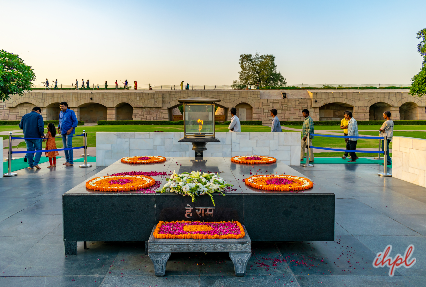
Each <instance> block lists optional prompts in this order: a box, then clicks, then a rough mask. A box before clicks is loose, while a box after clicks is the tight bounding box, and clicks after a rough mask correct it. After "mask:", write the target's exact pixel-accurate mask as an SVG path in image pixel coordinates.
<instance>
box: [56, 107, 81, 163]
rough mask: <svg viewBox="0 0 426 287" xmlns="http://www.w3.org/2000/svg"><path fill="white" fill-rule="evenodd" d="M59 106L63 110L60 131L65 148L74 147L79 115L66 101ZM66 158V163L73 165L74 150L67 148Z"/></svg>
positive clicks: (60, 117) (60, 116)
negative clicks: (69, 107)
mask: <svg viewBox="0 0 426 287" xmlns="http://www.w3.org/2000/svg"><path fill="white" fill-rule="evenodd" d="M59 107H60V108H61V112H60V113H59V125H58V133H60V134H61V135H62V142H63V144H64V148H72V138H73V137H74V134H75V128H76V127H77V123H78V121H77V117H76V116H75V113H74V111H73V110H70V109H68V104H67V103H66V102H62V103H61V104H60V106H59ZM65 159H66V162H65V163H64V165H66V166H73V163H74V160H73V159H74V154H73V150H65Z"/></svg>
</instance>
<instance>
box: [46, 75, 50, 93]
mask: <svg viewBox="0 0 426 287" xmlns="http://www.w3.org/2000/svg"><path fill="white" fill-rule="evenodd" d="M46 88H47V89H49V90H50V88H49V80H48V79H47V78H46Z"/></svg>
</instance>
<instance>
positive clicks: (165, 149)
mask: <svg viewBox="0 0 426 287" xmlns="http://www.w3.org/2000/svg"><path fill="white" fill-rule="evenodd" d="M300 137H301V135H300V132H289V133H267V132H265V133H262V132H249V133H229V132H228V133H226V132H224V133H216V138H217V139H219V140H220V142H219V143H208V144H207V151H205V152H204V157H232V156H238V155H264V156H273V157H275V158H277V159H278V160H281V161H282V162H283V163H285V164H288V165H298V164H299V163H300ZM181 138H183V132H175V133H159V132H145V133H138V132H132V133H96V166H108V165H111V164H112V163H114V162H116V161H117V160H119V159H120V158H122V157H128V156H145V155H146V156H153V155H158V156H165V157H193V156H195V154H194V151H193V150H192V144H191V143H180V142H178V141H179V139H181Z"/></svg>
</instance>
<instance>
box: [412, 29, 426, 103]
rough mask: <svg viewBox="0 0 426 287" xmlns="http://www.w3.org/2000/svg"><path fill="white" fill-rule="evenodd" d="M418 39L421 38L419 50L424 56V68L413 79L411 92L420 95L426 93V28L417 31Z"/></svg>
mask: <svg viewBox="0 0 426 287" xmlns="http://www.w3.org/2000/svg"><path fill="white" fill-rule="evenodd" d="M417 39H421V41H420V43H419V44H418V45H417V50H418V51H419V53H420V55H422V57H423V63H422V69H421V70H420V72H419V73H418V74H417V75H415V76H414V77H413V78H412V79H411V81H412V83H411V87H410V94H411V95H417V96H419V97H421V96H424V95H426V28H425V29H423V30H420V31H419V32H418V33H417Z"/></svg>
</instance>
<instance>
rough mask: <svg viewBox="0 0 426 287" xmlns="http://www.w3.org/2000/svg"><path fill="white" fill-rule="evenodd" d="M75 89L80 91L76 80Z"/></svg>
mask: <svg viewBox="0 0 426 287" xmlns="http://www.w3.org/2000/svg"><path fill="white" fill-rule="evenodd" d="M75 89H76V90H78V80H77V79H75Z"/></svg>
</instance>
